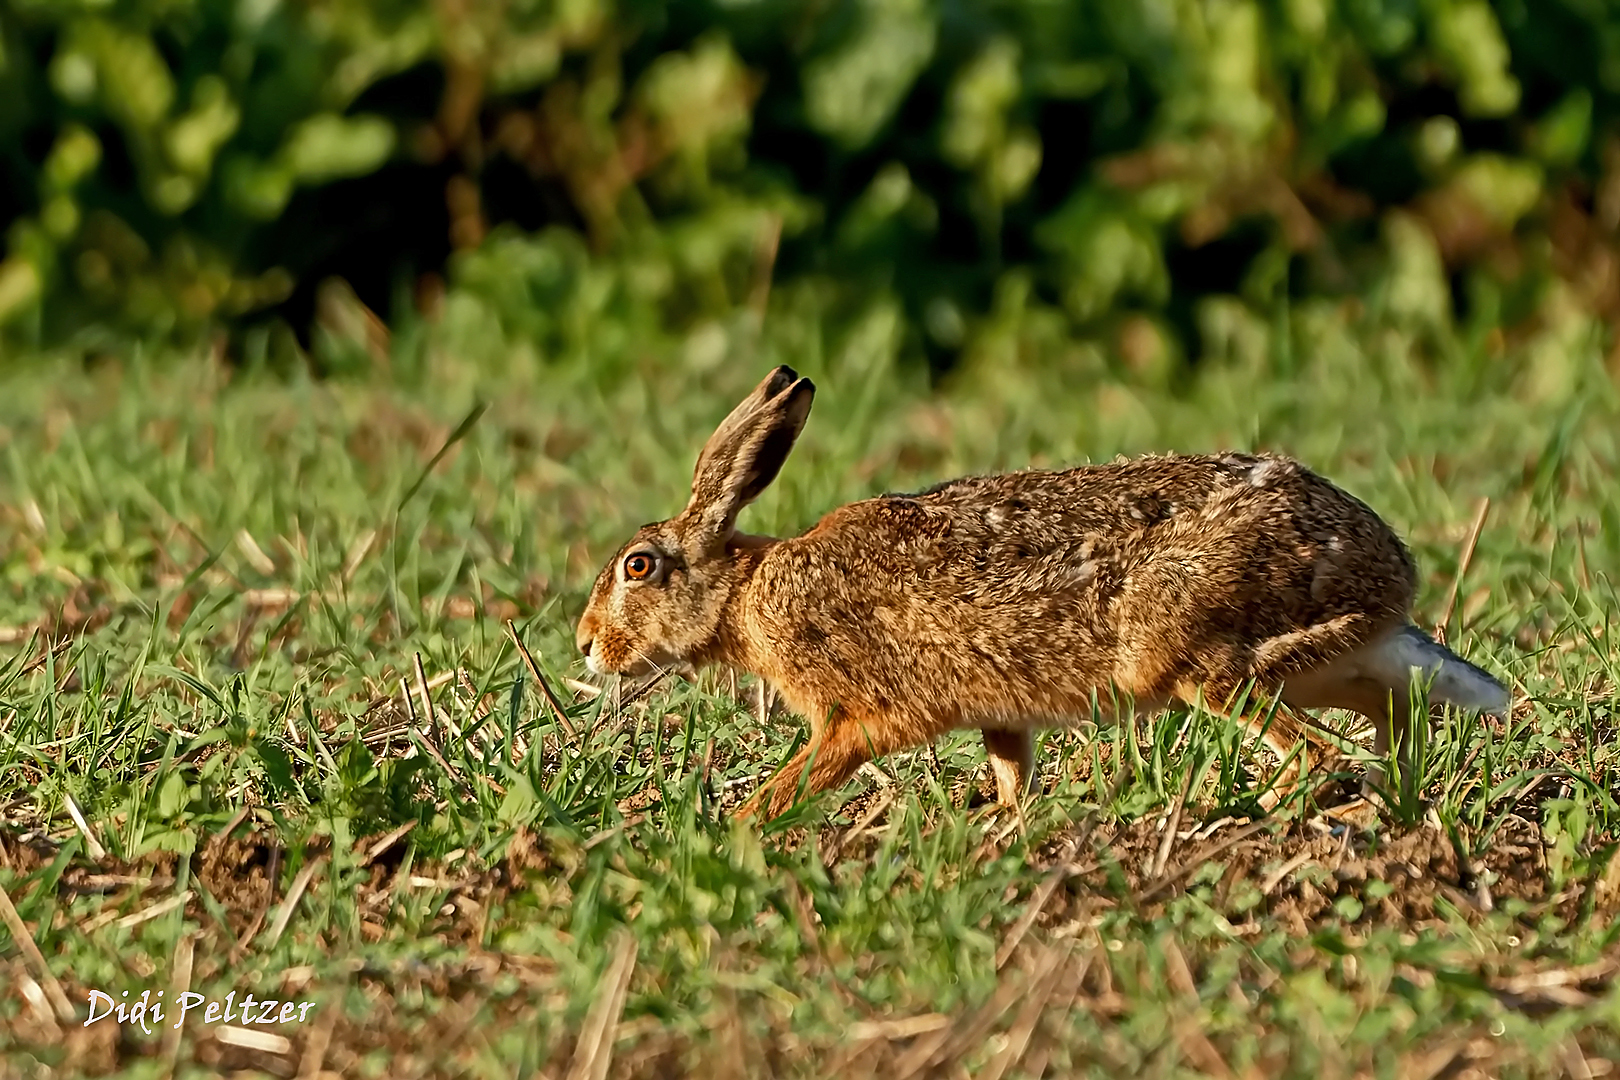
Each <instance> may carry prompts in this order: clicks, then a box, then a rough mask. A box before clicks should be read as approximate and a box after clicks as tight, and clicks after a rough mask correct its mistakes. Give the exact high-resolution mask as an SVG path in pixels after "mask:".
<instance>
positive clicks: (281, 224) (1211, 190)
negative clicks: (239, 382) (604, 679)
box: [0, 0, 1620, 378]
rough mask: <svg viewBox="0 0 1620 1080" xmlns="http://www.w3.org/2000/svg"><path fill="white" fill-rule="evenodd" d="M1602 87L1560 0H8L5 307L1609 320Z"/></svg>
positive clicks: (358, 337)
mask: <svg viewBox="0 0 1620 1080" xmlns="http://www.w3.org/2000/svg"><path fill="white" fill-rule="evenodd" d="M1617 102H1620V9H1615V8H1612V7H1611V6H1609V5H1603V4H1594V3H1587V2H1584V0H1541V2H1539V3H1537V4H1536V5H1534V6H1532V5H1531V4H1530V3H1529V0H1501V2H1499V3H1496V4H1488V3H1486V2H1484V0H1269V2H1255V0H1152V2H1130V3H1077V4H1057V3H1052V2H1051V0H976V2H960V0H432V2H429V0H370V2H364V0H0V171H3V175H0V220H3V221H4V222H5V223H6V233H5V245H4V258H3V260H0V334H3V335H5V337H7V338H9V340H11V341H13V342H18V341H26V342H29V343H33V344H37V343H39V342H41V341H46V342H51V341H58V342H61V341H65V342H69V343H74V344H78V345H84V346H90V347H94V346H95V345H97V344H98V343H102V342H105V341H109V340H118V339H120V336H127V335H130V334H134V335H136V336H160V337H168V338H176V337H178V338H181V339H188V338H189V339H197V338H199V337H201V336H202V335H205V334H207V333H209V332H211V331H212V330H214V329H215V328H218V327H221V326H225V327H229V328H230V329H231V332H232V334H233V335H234V346H235V347H236V348H238V349H240V350H241V351H242V352H243V354H244V355H249V356H252V355H258V354H263V353H266V352H271V351H274V350H276V349H278V348H280V349H285V348H288V347H290V342H291V338H290V336H289V335H287V334H286V333H285V331H284V329H282V328H283V327H284V326H285V325H290V326H291V327H292V328H293V329H295V330H296V331H297V332H298V333H299V334H300V335H301V336H304V339H305V341H306V343H312V345H313V347H314V349H315V351H316V353H317V355H318V356H319V357H320V358H322V361H323V363H324V364H325V365H326V366H328V367H338V368H341V367H343V366H345V365H348V364H357V365H363V366H375V365H376V364H378V363H386V362H394V363H404V362H407V361H411V360H412V358H414V359H415V360H416V361H420V360H423V359H424V358H426V359H431V357H432V356H433V355H435V353H440V354H442V353H445V352H451V353H454V354H457V355H461V356H464V355H474V356H477V357H480V358H483V359H486V360H487V361H488V362H490V363H494V364H502V363H511V362H515V361H523V362H532V363H540V364H544V363H546V362H548V361H549V360H551V359H554V358H557V357H559V356H564V355H567V356H569V357H571V358H573V359H576V360H577V359H579V358H581V357H583V358H586V359H588V360H590V361H591V362H593V363H597V364H626V365H633V364H637V363H641V362H643V360H644V359H646V358H649V357H653V358H656V357H659V356H662V355H667V354H668V352H669V350H670V349H672V348H679V349H682V350H684V354H683V355H685V356H686V357H687V359H689V360H692V361H693V362H703V361H704V360H705V358H708V360H709V361H710V362H717V359H716V358H717V357H719V356H721V355H726V354H729V352H730V350H731V349H732V347H733V346H735V345H736V344H737V343H738V342H739V341H740V340H742V341H746V339H747V338H748V337H749V335H751V334H755V333H757V332H758V329H759V320H760V318H761V317H763V316H764V314H765V312H766V311H767V310H770V311H772V312H774V311H776V310H777V309H778V308H779V307H781V306H783V305H785V306H787V307H788V308H790V309H798V310H801V311H802V310H803V309H804V308H805V306H806V305H809V307H811V308H813V309H814V310H815V312H817V313H818V314H817V318H821V319H825V320H831V321H830V322H829V323H828V325H829V326H836V327H844V328H849V327H855V328H856V330H851V331H850V332H858V328H859V327H860V326H862V325H866V324H867V323H869V322H870V317H871V315H872V313H873V312H875V311H882V312H894V313H897V316H898V320H899V321H898V327H897V329H896V331H895V332H896V333H898V334H899V335H900V336H901V337H902V338H903V340H904V347H905V348H906V349H907V350H908V351H909V352H910V353H911V354H913V355H919V356H926V357H927V358H928V359H929V360H930V361H931V362H932V364H933V366H934V367H935V368H945V367H950V366H953V365H957V364H960V363H961V362H962V361H963V360H964V359H966V360H967V361H968V362H969V363H970V365H971V364H972V363H978V362H993V363H995V364H998V365H1002V366H1005V365H1006V364H1017V363H1040V364H1066V365H1069V366H1070V367H1072V368H1073V369H1074V370H1075V372H1076V374H1077V375H1078V374H1081V373H1082V372H1083V370H1085V369H1096V368H1097V367H1098V365H1106V364H1110V363H1112V364H1123V365H1127V366H1129V367H1131V368H1134V369H1135V370H1136V371H1137V372H1138V373H1141V374H1145V375H1146V376H1148V377H1151V378H1158V377H1169V376H1170V375H1171V374H1173V372H1174V371H1176V370H1177V369H1178V367H1179V366H1180V364H1181V363H1182V361H1183V359H1184V358H1185V357H1187V356H1189V355H1196V354H1198V353H1199V352H1210V351H1220V350H1221V349H1222V348H1225V347H1226V345H1228V344H1230V339H1231V334H1232V332H1233V331H1232V330H1231V324H1232V319H1233V318H1243V317H1249V318H1260V319H1266V320H1270V319H1274V318H1278V317H1286V311H1287V309H1288V306H1289V304H1291V303H1293V302H1295V301H1297V300H1299V299H1302V298H1306V297H1311V298H1320V297H1324V296H1326V297H1333V296H1346V297H1349V296H1356V297H1361V298H1365V299H1367V300H1368V301H1369V302H1371V303H1372V304H1374V305H1378V306H1379V310H1380V313H1381V315H1382V316H1383V317H1385V318H1388V319H1392V320H1394V321H1395V322H1396V323H1399V324H1401V325H1404V326H1406V327H1408V328H1409V329H1411V330H1412V331H1413V332H1415V333H1419V334H1421V333H1422V332H1423V329H1424V327H1439V326H1443V325H1449V324H1451V323H1452V322H1453V321H1454V320H1456V319H1458V318H1461V319H1463V320H1464V321H1465V322H1466V323H1467V325H1469V326H1473V327H1477V328H1479V330H1478V334H1476V337H1478V336H1479V335H1483V334H1485V333H1487V331H1494V329H1495V328H1496V327H1498V326H1502V325H1505V326H1507V327H1509V328H1511V327H1514V326H1518V325H1525V324H1527V323H1535V322H1536V321H1537V320H1543V321H1544V320H1545V318H1546V317H1548V313H1549V311H1551V312H1553V314H1554V315H1555V316H1556V315H1558V313H1560V312H1562V313H1565V314H1567V313H1568V312H1571V311H1576V312H1579V313H1581V314H1582V315H1583V317H1585V318H1586V319H1587V320H1588V321H1589V322H1590V323H1591V324H1593V325H1597V324H1600V323H1608V322H1612V321H1613V320H1614V319H1615V318H1616V317H1620V249H1617V247H1616V228H1617V226H1620V138H1617V137H1616V131H1617V129H1616V116H1617V112H1616V104H1617ZM773 290H774V291H773ZM1234 303H1236V305H1237V307H1236V308H1234V306H1233V305H1234ZM1234 311H1236V312H1237V314H1234ZM1244 313H1246V314H1244ZM378 314H380V315H381V316H382V319H381V320H379V318H378ZM863 320H866V322H863ZM385 322H386V324H388V325H391V326H392V327H393V333H392V336H391V335H390V332H389V330H388V329H387V326H386V325H385ZM311 331H313V334H312V336H308V335H309V334H310V332H311ZM738 335H742V337H741V338H739V336H738ZM1223 343H1224V344H1223Z"/></svg>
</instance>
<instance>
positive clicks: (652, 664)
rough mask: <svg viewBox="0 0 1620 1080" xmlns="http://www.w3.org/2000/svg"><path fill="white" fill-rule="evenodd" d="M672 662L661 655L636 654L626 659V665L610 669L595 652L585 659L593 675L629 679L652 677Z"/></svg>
mask: <svg viewBox="0 0 1620 1080" xmlns="http://www.w3.org/2000/svg"><path fill="white" fill-rule="evenodd" d="M671 663H672V660H671V659H670V658H669V657H666V656H663V655H661V654H654V655H651V656H648V655H643V654H634V655H631V656H628V657H626V658H625V660H624V663H622V664H619V665H617V666H614V667H609V666H608V665H607V664H604V663H602V658H601V657H600V656H598V655H597V654H596V653H595V652H594V651H593V652H592V653H591V654H590V655H589V656H587V657H585V666H586V667H588V668H590V669H591V674H593V675H621V676H623V677H625V678H627V679H639V678H640V677H641V676H643V675H652V674H654V673H656V672H661V671H663V670H665V669H666V668H668V667H669V665H670V664H671Z"/></svg>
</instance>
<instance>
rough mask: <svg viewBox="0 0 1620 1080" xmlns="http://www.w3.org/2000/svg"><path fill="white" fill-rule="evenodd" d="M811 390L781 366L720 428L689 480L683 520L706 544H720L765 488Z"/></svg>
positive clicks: (795, 433)
mask: <svg viewBox="0 0 1620 1080" xmlns="http://www.w3.org/2000/svg"><path fill="white" fill-rule="evenodd" d="M815 393H816V387H815V384H814V383H812V382H811V381H810V380H809V379H801V378H799V375H798V373H797V372H796V371H794V370H793V369H792V368H790V367H788V366H786V365H783V366H782V367H779V368H777V369H776V370H775V371H773V372H771V373H770V374H769V375H767V376H766V377H765V381H764V382H761V383H760V384H759V385H758V386H756V387H755V388H754V392H753V393H752V394H749V395H748V396H747V397H746V398H744V399H743V401H742V403H741V404H739V405H738V406H737V407H736V408H735V409H732V410H731V415H729V416H727V417H726V418H725V419H724V420H722V421H721V422H720V426H719V427H717V428H715V431H714V434H713V435H711V436H709V441H708V442H707V443H705V444H704V446H703V452H702V453H701V454H699V455H698V462H697V469H696V471H694V472H693V474H692V498H691V501H690V502H688V503H687V504H686V511H685V513H684V514H683V515H682V516H684V517H685V518H687V519H688V520H689V521H692V522H693V523H694V524H695V525H696V526H697V527H698V529H699V532H700V533H701V534H702V536H703V537H704V538H705V542H706V543H714V542H717V541H718V542H724V541H725V540H726V539H727V538H728V537H730V535H731V533H732V530H733V529H734V528H735V526H736V522H737V514H738V512H739V511H741V510H742V508H743V507H745V506H747V505H748V504H749V503H751V502H753V501H754V500H755V499H757V498H759V495H760V492H762V491H764V490H765V488H766V487H767V486H769V484H770V482H771V481H772V480H775V479H776V474H777V473H778V472H780V471H781V469H782V463H783V462H784V461H786V460H787V456H788V451H790V450H792V449H793V443H794V441H795V440H796V439H798V437H799V432H800V431H801V430H802V429H803V428H804V421H805V418H806V417H808V416H809V415H810V401H811V399H812V398H813V397H815Z"/></svg>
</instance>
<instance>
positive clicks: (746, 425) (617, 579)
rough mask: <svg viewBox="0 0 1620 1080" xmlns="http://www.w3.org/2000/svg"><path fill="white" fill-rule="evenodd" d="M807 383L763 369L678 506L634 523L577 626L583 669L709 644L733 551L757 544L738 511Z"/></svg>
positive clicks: (760, 485) (765, 479)
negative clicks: (664, 516) (664, 517)
mask: <svg viewBox="0 0 1620 1080" xmlns="http://www.w3.org/2000/svg"><path fill="white" fill-rule="evenodd" d="M815 391H816V388H815V386H814V385H813V384H812V383H811V382H810V380H809V379H801V378H799V376H798V373H797V372H795V371H794V370H793V369H792V368H790V367H786V366H783V367H779V368H777V369H776V370H775V371H773V372H771V373H770V374H769V375H768V376H766V378H765V381H764V382H762V383H760V384H759V385H758V386H757V387H755V388H754V392H753V393H752V394H749V395H748V397H746V398H745V399H743V402H742V404H740V405H738V406H737V407H736V408H735V409H733V410H731V415H729V416H727V417H726V418H725V419H724V420H723V421H721V423H720V426H719V427H718V428H716V429H715V432H714V434H713V435H711V436H710V437H709V441H708V442H707V443H706V444H704V447H703V452H702V453H701V454H699V455H698V462H697V469H696V471H695V472H694V473H693V474H692V497H691V499H690V500H688V502H687V504H686V509H685V510H683V511H681V513H680V514H679V515H678V516H677V517H673V518H670V519H669V520H668V521H661V522H658V523H657V524H653V525H643V526H642V527H641V528H640V529H638V530H636V534H635V536H633V537H631V538H630V542H629V543H627V544H625V545H624V546H623V547H622V548H620V549H619V552H618V554H616V555H614V556H613V559H612V560H611V561H610V562H609V563H608V564H607V565H606V566H605V567H603V568H602V572H601V573H600V574H599V575H597V578H596V584H595V585H594V586H592V587H591V596H590V599H589V600H588V601H587V602H586V604H585V613H584V614H583V615H581V616H580V619H579V629H578V631H577V634H576V640H577V642H578V644H579V649H580V651H581V652H583V653H584V654H585V657H586V661H587V662H588V663H589V665H590V668H591V670H592V671H594V672H596V673H597V674H599V675H605V674H610V673H618V674H625V675H638V674H644V673H646V672H649V671H652V670H653V669H655V668H659V667H663V666H665V665H668V664H672V663H680V662H684V661H687V660H694V659H699V658H701V657H702V655H703V654H704V653H705V652H707V651H709V650H710V649H712V648H713V646H714V645H715V644H716V639H717V637H718V634H719V628H720V619H721V616H722V614H723V613H724V610H725V606H726V601H727V599H728V598H729V597H730V595H731V593H732V590H733V589H734V588H736V587H737V586H738V585H739V584H740V583H741V581H742V579H743V576H744V575H745V573H746V571H745V569H744V567H743V564H742V560H740V559H739V558H738V557H737V555H738V552H739V550H740V549H745V548H751V547H756V546H758V543H759V541H758V540H757V539H756V538H752V537H747V536H743V535H741V534H739V533H738V532H737V514H738V512H739V511H740V510H742V508H743V507H745V506H747V505H748V504H749V503H751V502H753V501H754V500H755V499H756V498H758V497H759V494H760V492H762V491H764V490H765V488H766V486H767V485H769V484H770V482H771V481H772V480H774V479H775V478H776V474H777V472H778V471H779V470H780V469H781V468H782V462H783V461H785V460H787V456H788V451H790V450H791V449H793V443H794V440H796V439H797V438H798V437H799V431H800V430H801V429H802V428H803V427H804V421H805V418H806V417H807V416H809V415H810V401H811V398H812V397H814V395H815Z"/></svg>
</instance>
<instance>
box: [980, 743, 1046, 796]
mask: <svg viewBox="0 0 1620 1080" xmlns="http://www.w3.org/2000/svg"><path fill="white" fill-rule="evenodd" d="M980 734H981V735H983V736H984V752H985V756H987V757H988V758H989V759H990V772H991V774H992V775H994V776H995V778H996V802H998V803H1000V804H1001V805H1002V806H1009V807H1016V806H1017V805H1018V801H1019V800H1020V799H1021V798H1023V796H1024V789H1025V787H1026V786H1027V785H1028V784H1029V778H1030V774H1031V773H1032V772H1033V771H1034V765H1035V735H1034V733H1033V732H1029V731H1012V730H1009V729H1007V728H985V729H984V730H983V731H981V732H980Z"/></svg>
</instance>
